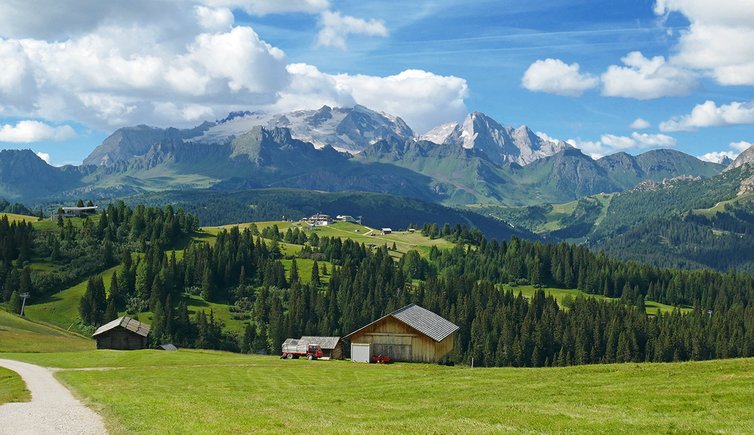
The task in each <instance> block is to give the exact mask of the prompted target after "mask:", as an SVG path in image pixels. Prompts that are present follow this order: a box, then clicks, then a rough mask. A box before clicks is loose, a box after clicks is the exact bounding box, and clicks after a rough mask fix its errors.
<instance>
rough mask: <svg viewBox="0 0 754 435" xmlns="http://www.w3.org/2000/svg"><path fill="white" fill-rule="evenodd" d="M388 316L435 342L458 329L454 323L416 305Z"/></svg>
mask: <svg viewBox="0 0 754 435" xmlns="http://www.w3.org/2000/svg"><path fill="white" fill-rule="evenodd" d="M390 315H391V316H393V317H395V318H396V319H398V320H400V321H401V322H403V323H405V324H406V325H408V326H410V327H412V328H414V329H416V330H417V331H419V332H421V333H422V334H425V335H427V336H428V337H430V338H432V339H433V340H435V341H443V340H444V339H445V337H447V336H448V335H450V334H452V333H454V332H456V331H458V330H459V329H460V328H459V327H458V326H456V325H455V324H454V323H452V322H450V321H448V320H445V319H444V318H443V317H441V316H438V315H437V314H435V313H433V312H432V311H429V310H427V309H425V308H422V307H420V306H418V305H416V304H411V305H408V306H405V307H403V308H401V309H399V310H395V311H393V312H392V313H390Z"/></svg>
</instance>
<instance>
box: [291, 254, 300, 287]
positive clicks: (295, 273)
mask: <svg viewBox="0 0 754 435" xmlns="http://www.w3.org/2000/svg"><path fill="white" fill-rule="evenodd" d="M290 276H291V279H290V283H291V285H293V284H294V283H297V282H299V278H298V266H297V265H296V259H295V258H294V259H293V261H291V275H290Z"/></svg>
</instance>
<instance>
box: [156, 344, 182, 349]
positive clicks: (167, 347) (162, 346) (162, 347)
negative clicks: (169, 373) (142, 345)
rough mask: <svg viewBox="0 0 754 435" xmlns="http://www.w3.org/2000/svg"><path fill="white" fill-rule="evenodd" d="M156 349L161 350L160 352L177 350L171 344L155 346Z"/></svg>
mask: <svg viewBox="0 0 754 435" xmlns="http://www.w3.org/2000/svg"><path fill="white" fill-rule="evenodd" d="M157 348H158V349H161V350H178V348H177V347H175V345H174V344H173V343H165V344H161V345H159V346H157Z"/></svg>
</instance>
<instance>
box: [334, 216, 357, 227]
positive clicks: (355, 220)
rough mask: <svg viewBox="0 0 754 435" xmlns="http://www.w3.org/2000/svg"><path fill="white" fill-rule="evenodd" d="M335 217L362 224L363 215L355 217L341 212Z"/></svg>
mask: <svg viewBox="0 0 754 435" xmlns="http://www.w3.org/2000/svg"><path fill="white" fill-rule="evenodd" d="M335 219H337V220H339V221H342V222H351V223H354V224H359V225H361V216H359V217H357V218H355V217H353V216H349V215H347V214H339V215H337V216H336V217H335Z"/></svg>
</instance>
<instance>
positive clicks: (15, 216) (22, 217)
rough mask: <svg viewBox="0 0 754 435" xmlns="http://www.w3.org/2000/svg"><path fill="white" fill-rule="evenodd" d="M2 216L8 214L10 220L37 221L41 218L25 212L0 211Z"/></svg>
mask: <svg viewBox="0 0 754 435" xmlns="http://www.w3.org/2000/svg"><path fill="white" fill-rule="evenodd" d="M0 216H8V221H10V222H36V221H38V220H39V218H38V217H36V216H27V215H25V214H15V213H0Z"/></svg>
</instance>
